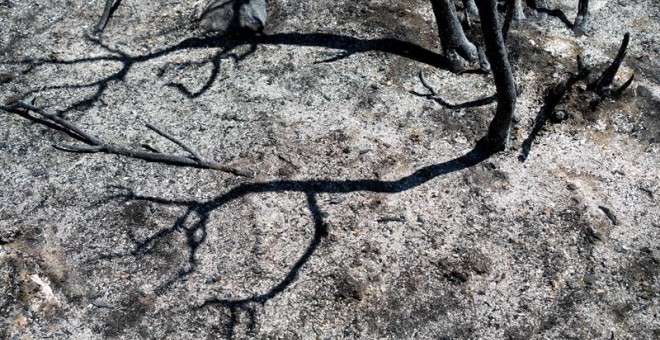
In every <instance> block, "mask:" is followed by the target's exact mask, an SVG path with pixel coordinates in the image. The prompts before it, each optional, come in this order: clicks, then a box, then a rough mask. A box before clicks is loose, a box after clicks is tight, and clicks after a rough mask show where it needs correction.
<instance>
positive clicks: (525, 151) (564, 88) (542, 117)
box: [518, 56, 590, 162]
mask: <svg viewBox="0 0 660 340" xmlns="http://www.w3.org/2000/svg"><path fill="white" fill-rule="evenodd" d="M589 73H590V70H589V68H588V67H587V66H586V65H585V63H584V60H583V59H582V58H581V57H580V56H578V58H577V72H576V73H570V74H569V77H568V78H567V79H565V80H563V81H561V82H560V83H558V84H557V85H555V86H553V87H552V88H551V89H550V90H549V91H548V92H547V94H546V95H545V98H543V106H542V107H541V109H540V110H539V113H538V114H537V116H536V120H535V122H534V127H533V128H532V131H531V132H530V133H529V136H528V137H527V138H526V139H525V141H523V143H522V151H521V153H520V156H518V160H520V161H521V162H524V161H526V160H527V157H529V153H530V151H531V149H532V144H533V142H534V140H535V139H536V137H537V136H538V135H539V133H540V132H541V130H542V129H543V126H545V123H546V122H547V121H548V119H550V114H551V113H552V112H553V111H554V110H555V108H556V107H557V105H559V103H560V102H561V100H562V99H563V98H564V96H565V95H566V94H567V93H568V92H569V91H570V90H571V89H572V88H573V85H575V83H577V82H578V81H580V80H583V79H586V78H587V77H588V76H589Z"/></svg>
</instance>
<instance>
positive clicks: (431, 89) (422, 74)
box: [419, 70, 438, 96]
mask: <svg viewBox="0 0 660 340" xmlns="http://www.w3.org/2000/svg"><path fill="white" fill-rule="evenodd" d="M419 80H420V81H421V82H422V85H424V87H426V88H427V89H428V90H429V91H430V92H431V95H432V96H437V95H438V91H436V89H435V88H434V87H433V85H431V83H429V81H428V80H426V77H425V76H424V72H423V71H421V70H420V71H419Z"/></svg>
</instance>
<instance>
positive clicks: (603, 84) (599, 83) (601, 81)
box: [587, 33, 630, 96]
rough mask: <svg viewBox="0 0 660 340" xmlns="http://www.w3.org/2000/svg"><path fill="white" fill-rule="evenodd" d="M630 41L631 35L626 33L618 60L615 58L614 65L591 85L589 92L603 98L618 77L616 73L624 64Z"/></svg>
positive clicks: (617, 55)
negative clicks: (615, 77) (606, 90)
mask: <svg viewBox="0 0 660 340" xmlns="http://www.w3.org/2000/svg"><path fill="white" fill-rule="evenodd" d="M628 41H630V33H626V34H624V35H623V41H622V42H621V47H619V52H618V53H617V54H616V58H614V61H612V64H610V66H609V67H608V68H607V69H606V70H605V71H603V74H602V75H601V76H600V77H599V78H598V79H597V80H596V81H594V82H592V83H590V84H589V85H588V86H587V89H588V90H590V91H594V92H596V93H598V94H599V95H601V96H602V95H603V94H604V93H605V91H604V90H605V89H606V88H607V87H609V86H610V85H612V81H613V80H614V76H615V75H616V72H617V71H618V70H619V66H621V63H622V62H623V58H625V57H626V49H627V48H628Z"/></svg>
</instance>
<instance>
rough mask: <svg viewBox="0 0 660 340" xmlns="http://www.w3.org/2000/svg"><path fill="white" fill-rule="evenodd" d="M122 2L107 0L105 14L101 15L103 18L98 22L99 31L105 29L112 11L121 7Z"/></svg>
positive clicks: (97, 28)
mask: <svg viewBox="0 0 660 340" xmlns="http://www.w3.org/2000/svg"><path fill="white" fill-rule="evenodd" d="M120 3H121V0H118V1H117V2H116V3H115V0H106V1H105V8H103V14H102V15H101V19H99V23H98V24H96V31H97V32H102V31H103V29H105V25H107V24H108V20H109V19H110V16H111V15H112V12H114V11H115V10H116V9H117V7H119V4H120Z"/></svg>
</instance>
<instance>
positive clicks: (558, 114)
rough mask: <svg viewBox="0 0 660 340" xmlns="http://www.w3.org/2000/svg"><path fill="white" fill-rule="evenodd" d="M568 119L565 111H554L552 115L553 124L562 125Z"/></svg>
mask: <svg viewBox="0 0 660 340" xmlns="http://www.w3.org/2000/svg"><path fill="white" fill-rule="evenodd" d="M566 119H568V113H566V111H564V110H557V111H553V112H552V113H551V114H550V121H551V122H553V123H561V122H562V121H564V120H566Z"/></svg>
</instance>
